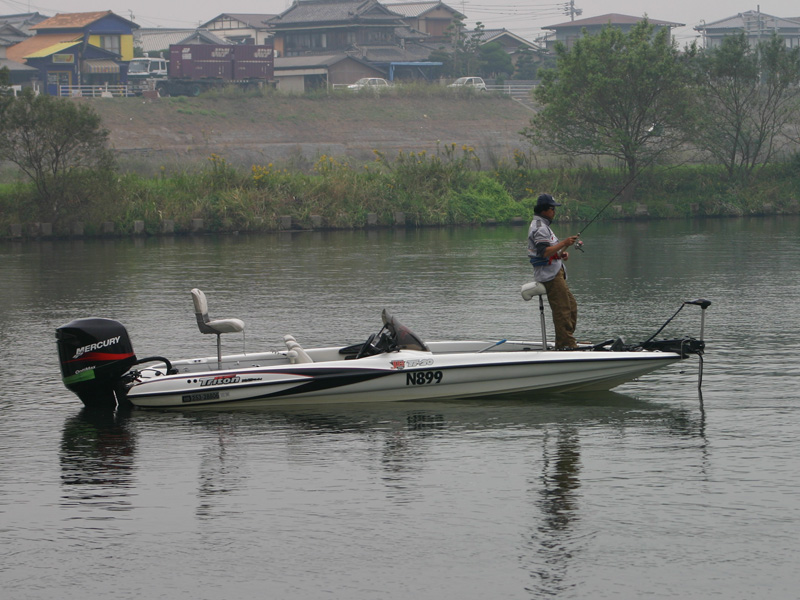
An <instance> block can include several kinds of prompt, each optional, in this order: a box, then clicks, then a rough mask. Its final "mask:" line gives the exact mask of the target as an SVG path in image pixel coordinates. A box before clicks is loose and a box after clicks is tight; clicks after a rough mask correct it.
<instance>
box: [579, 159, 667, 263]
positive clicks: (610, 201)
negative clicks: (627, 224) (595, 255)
mask: <svg viewBox="0 0 800 600" xmlns="http://www.w3.org/2000/svg"><path fill="white" fill-rule="evenodd" d="M656 156H657V155H653V156H652V157H651V158H650V160H648V161H647V162H646V163H645V164H644V165H642V167H641V168H640V169H638V170H637V171H636V173H634V174H633V175H632V176H631V177H630V178H629V179H628V181H626V182H625V185H623V186H622V187H621V188H619V189H618V190H617V193H616V194H614V195H613V196H611V200H609V201H608V202H606V203H605V205H603V208H601V209H600V210H598V211H597V214H595V216H593V217H592V219H591V221H589V222H588V223H587V224H586V225H584V226H583V229H581V230H580V231H579V232H578V234H577V235H578V237H580V236H581V234H582V233H583V232H584V231H586V229H588V227H589V225H591V224H592V223H594V222H595V221H596V220H597V217H599V216H600V215H602V214H603V212H605V210H606V209H607V208H608V207H609V206H611V205H612V204H613V203H614V200H616V199H617V198H619V197H620V196H621V195H622V192H624V191H625V190H626V189H628V186H629V185H630V184H632V183H633V182H634V181H635V180H636V179H637V178H638V177H639V174H640V173H641V172H642V171H644V170H645V169H646V168H647V167H648V166H650V163H652V162H653V161H654V160H655V159H656ZM575 248H576V249H578V250H580V251H581V252H583V241H582V240H578V241H576V242H575Z"/></svg>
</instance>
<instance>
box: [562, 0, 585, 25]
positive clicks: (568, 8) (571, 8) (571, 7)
mask: <svg viewBox="0 0 800 600" xmlns="http://www.w3.org/2000/svg"><path fill="white" fill-rule="evenodd" d="M564 12H566V13H567V14H568V15H569V20H570V21H574V20H575V15H578V16H581V15H582V14H583V9H582V8H575V0H569V2H568V3H567V4H565V5H564Z"/></svg>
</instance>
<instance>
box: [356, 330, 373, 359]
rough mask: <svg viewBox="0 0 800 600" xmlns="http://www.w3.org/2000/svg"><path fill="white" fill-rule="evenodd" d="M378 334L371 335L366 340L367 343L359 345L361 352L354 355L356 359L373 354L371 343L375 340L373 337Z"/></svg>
mask: <svg viewBox="0 0 800 600" xmlns="http://www.w3.org/2000/svg"><path fill="white" fill-rule="evenodd" d="M377 335H378V334H376V333H373V334H372V335H370V336H369V337H368V338H367V341H366V342H364V343H363V344H361V350H359V351H358V354H356V359H359V358H363V357H364V356H368V355H369V356H371V355H373V354H375V346H373V345H372V342H373V341H374V340H375V336H377Z"/></svg>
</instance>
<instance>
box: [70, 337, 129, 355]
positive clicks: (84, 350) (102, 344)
mask: <svg viewBox="0 0 800 600" xmlns="http://www.w3.org/2000/svg"><path fill="white" fill-rule="evenodd" d="M121 337H122V336H120V335H118V336H117V337H113V338H108V339H107V340H103V341H102V342H95V343H94V344H89V345H88V346H84V347H83V348H78V349H77V350H76V351H75V356H73V357H72V358H80V357H81V356H83V355H84V354H86V353H87V352H94V351H95V350H100V349H101V348H108V347H109V346H113V345H114V344H116V343H117V342H119V339H120V338H121Z"/></svg>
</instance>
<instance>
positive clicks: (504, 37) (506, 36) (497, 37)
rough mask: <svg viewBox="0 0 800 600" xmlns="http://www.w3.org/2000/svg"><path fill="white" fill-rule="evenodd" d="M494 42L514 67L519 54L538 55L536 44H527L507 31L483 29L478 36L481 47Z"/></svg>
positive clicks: (524, 40) (527, 42)
mask: <svg viewBox="0 0 800 600" xmlns="http://www.w3.org/2000/svg"><path fill="white" fill-rule="evenodd" d="M492 42H496V43H498V44H500V45H501V46H502V47H503V50H505V51H506V52H507V53H508V54H509V56H511V62H512V63H514V65H516V64H517V59H518V58H519V55H520V52H526V51H527V52H534V53H539V52H540V50H541V48H540V47H539V46H538V44H535V43H533V42H529V41H528V40H526V39H524V38H522V37H520V36H518V35H516V34H513V33H511V32H510V31H508V30H507V29H483V30H482V31H481V34H480V36H479V43H480V44H481V46H484V45H486V44H491V43H492Z"/></svg>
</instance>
